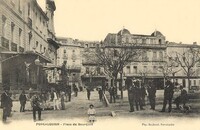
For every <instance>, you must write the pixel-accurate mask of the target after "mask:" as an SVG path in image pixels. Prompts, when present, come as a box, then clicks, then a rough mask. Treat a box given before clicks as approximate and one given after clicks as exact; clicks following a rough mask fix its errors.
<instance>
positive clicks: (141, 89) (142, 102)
mask: <svg viewBox="0 0 200 130" xmlns="http://www.w3.org/2000/svg"><path fill="white" fill-rule="evenodd" d="M140 91H141V104H142V106H145V96H146V95H147V93H146V89H145V87H144V84H142V85H141V88H140Z"/></svg>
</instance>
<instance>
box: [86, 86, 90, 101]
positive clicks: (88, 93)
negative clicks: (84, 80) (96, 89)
mask: <svg viewBox="0 0 200 130" xmlns="http://www.w3.org/2000/svg"><path fill="white" fill-rule="evenodd" d="M86 90H87V99H88V100H90V95H91V92H90V91H91V90H90V88H89V87H87V88H86Z"/></svg>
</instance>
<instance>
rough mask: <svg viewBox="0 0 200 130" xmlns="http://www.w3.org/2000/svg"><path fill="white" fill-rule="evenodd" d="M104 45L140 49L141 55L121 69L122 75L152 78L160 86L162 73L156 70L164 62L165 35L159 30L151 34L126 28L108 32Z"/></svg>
mask: <svg viewBox="0 0 200 130" xmlns="http://www.w3.org/2000/svg"><path fill="white" fill-rule="evenodd" d="M104 46H105V47H109V48H110V47H113V48H120V47H125V46H126V47H128V48H132V49H133V51H134V49H136V50H137V49H139V50H141V52H142V53H141V56H140V57H139V58H138V59H134V60H133V61H131V62H130V63H129V64H128V65H126V66H125V67H124V69H123V72H124V74H123V75H124V77H135V78H145V80H146V81H147V80H153V82H154V84H155V85H156V86H158V87H159V86H160V87H161V86H162V84H163V75H162V73H160V72H159V71H158V68H159V67H162V66H163V64H164V63H165V60H164V59H165V57H166V49H167V46H166V43H165V36H164V35H162V33H161V32H159V31H154V32H153V33H152V34H151V35H141V34H131V33H130V32H129V31H128V30H127V29H122V30H120V31H119V32H118V33H114V34H111V33H109V34H108V35H107V36H106V38H105V40H104Z"/></svg>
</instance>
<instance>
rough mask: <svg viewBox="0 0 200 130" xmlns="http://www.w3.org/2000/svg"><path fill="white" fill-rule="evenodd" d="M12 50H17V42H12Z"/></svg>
mask: <svg viewBox="0 0 200 130" xmlns="http://www.w3.org/2000/svg"><path fill="white" fill-rule="evenodd" d="M11 51H15V52H17V44H16V43H14V42H12V43H11Z"/></svg>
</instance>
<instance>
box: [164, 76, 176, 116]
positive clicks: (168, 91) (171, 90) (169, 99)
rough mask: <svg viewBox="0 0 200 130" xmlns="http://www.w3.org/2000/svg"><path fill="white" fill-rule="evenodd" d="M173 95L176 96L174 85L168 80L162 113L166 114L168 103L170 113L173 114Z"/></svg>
mask: <svg viewBox="0 0 200 130" xmlns="http://www.w3.org/2000/svg"><path fill="white" fill-rule="evenodd" d="M173 94H174V85H173V83H172V82H171V81H170V80H167V81H166V86H165V88H164V101H163V108H162V110H161V112H165V109H166V105H167V102H168V103H169V107H168V112H171V110H172V98H173Z"/></svg>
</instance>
